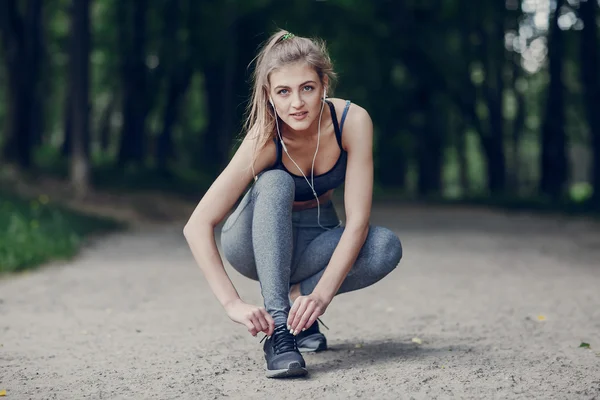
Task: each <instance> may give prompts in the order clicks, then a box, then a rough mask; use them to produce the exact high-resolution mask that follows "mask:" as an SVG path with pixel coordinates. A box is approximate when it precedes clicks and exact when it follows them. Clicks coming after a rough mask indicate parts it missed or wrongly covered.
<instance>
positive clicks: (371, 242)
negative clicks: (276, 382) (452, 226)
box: [184, 31, 402, 378]
mask: <svg viewBox="0 0 600 400" xmlns="http://www.w3.org/2000/svg"><path fill="white" fill-rule="evenodd" d="M253 78H254V79H253V84H254V87H253V92H252V97H251V103H250V107H249V113H248V120H247V123H246V132H247V133H246V134H245V137H244V140H243V141H242V143H241V145H240V147H239V149H238V150H237V152H236V153H235V155H234V156H233V158H232V159H231V161H230V163H229V165H228V166H227V167H226V168H225V169H224V171H223V172H222V173H221V174H220V176H219V177H218V178H217V179H216V180H215V182H214V183H213V184H212V186H211V187H210V189H209V190H208V191H207V193H206V194H205V195H204V197H203V198H202V200H201V201H200V203H199V204H198V206H197V207H196V209H195V210H194V212H193V214H192V215H191V217H190V219H189V221H188V222H187V224H186V226H185V228H184V235H185V237H186V240H187V241H188V243H189V245H190V248H191V251H192V253H193V255H194V257H195V259H196V261H197V263H198V264H199V266H200V268H201V269H202V271H203V273H204V275H205V277H206V279H207V281H208V283H209V285H210V287H211V289H212V291H213V292H214V294H215V296H216V297H217V299H218V300H219V301H220V303H221V304H222V305H223V307H224V309H225V311H226V312H227V315H228V316H229V317H230V318H231V319H232V320H233V321H235V322H237V323H240V324H242V325H244V326H245V327H246V328H247V329H248V331H249V332H250V334H252V335H253V336H255V335H256V334H257V333H259V332H263V333H264V334H265V335H267V336H266V337H267V340H266V341H265V342H264V345H263V349H264V354H265V359H266V364H267V367H266V368H267V371H266V375H267V376H268V377H272V378H276V377H288V376H299V375H304V374H306V373H307V369H306V363H305V361H304V358H303V357H302V352H308V351H322V350H325V349H326V348H327V340H326V338H325V336H324V335H323V334H322V333H321V332H320V330H319V326H318V322H316V321H317V318H318V317H319V316H321V315H322V314H323V313H324V312H325V310H326V309H327V307H328V306H329V304H330V303H331V301H332V300H333V298H334V296H336V295H337V294H340V293H345V292H350V291H354V290H358V289H361V288H364V287H367V286H370V285H372V284H374V283H375V282H377V281H379V280H381V279H382V278H383V277H385V276H386V275H387V274H388V273H390V272H391V271H392V270H393V269H394V268H395V267H396V266H397V265H398V263H399V262H400V259H401V257H402V246H401V244H400V240H399V239H398V237H397V236H396V235H395V234H394V233H393V232H392V231H390V230H388V229H386V228H383V227H378V226H370V225H369V216H370V210H371V198H372V188H373V158H372V148H373V127H372V123H371V119H370V117H369V114H368V113H367V111H365V110H364V109H363V108H361V107H360V106H358V105H356V104H352V103H351V102H350V101H344V100H341V99H335V98H329V97H328V96H327V92H328V91H329V92H330V91H331V84H332V82H333V80H334V78H335V74H334V72H333V68H332V65H331V61H330V58H329V56H328V54H327V51H326V49H325V46H324V45H323V44H322V43H320V42H318V41H316V40H312V39H308V38H303V37H298V36H295V35H293V34H292V33H290V32H287V31H279V32H277V33H275V34H274V35H272V37H271V38H270V39H269V40H268V42H267V43H266V45H265V46H264V47H263V48H262V49H261V51H260V53H259V54H258V57H257V59H256V67H255V70H254V76H253ZM253 181H254V182H253ZM251 183H252V186H251V187H250V188H249V189H248V190H247V192H246V193H245V195H244V196H243V198H242V199H241V201H240V203H239V204H238V205H237V207H236V208H235V210H234V211H233V212H232V213H231V215H230V216H229V217H228V219H227V220H226V221H225V223H224V225H223V227H222V230H221V246H222V250H223V255H224V257H225V259H226V260H227V261H228V262H229V263H230V264H231V265H232V266H233V268H235V269H236V270H237V271H238V272H239V273H241V274H242V275H244V276H246V277H248V278H250V279H253V280H257V281H259V283H260V288H261V293H262V296H263V299H264V307H261V306H256V305H251V304H247V303H245V302H244V301H243V300H242V299H240V297H239V295H238V293H237V291H236V289H235V288H234V286H233V284H232V283H231V280H230V279H229V277H228V275H227V273H226V271H225V269H224V268H223V262H222V259H221V257H220V255H219V252H218V249H217V246H216V242H215V235H214V231H215V227H216V226H217V225H218V224H219V223H220V222H221V221H222V220H223V219H224V218H225V217H226V215H227V214H228V213H229V212H230V211H231V209H232V208H233V207H234V205H235V204H236V202H237V201H238V200H239V198H240V197H241V196H242V194H243V192H244V191H245V190H246V188H247V187H248V185H249V184H251ZM342 184H344V207H345V213H346V221H345V224H344V225H342V224H341V222H340V221H339V218H338V215H337V212H336V209H335V207H334V205H333V203H332V201H331V196H332V193H333V191H334V190H335V189H336V188H337V187H339V186H340V185H342ZM263 339H265V338H263Z"/></svg>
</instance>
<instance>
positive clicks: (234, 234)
mask: <svg viewBox="0 0 600 400" xmlns="http://www.w3.org/2000/svg"><path fill="white" fill-rule="evenodd" d="M293 201H294V181H293V179H292V177H291V176H290V175H289V174H288V173H287V172H285V171H281V170H269V171H266V172H263V173H262V174H260V175H259V178H258V180H257V181H256V182H255V183H254V185H253V186H252V187H251V188H250V189H249V190H248V192H247V193H246V195H245V196H244V197H243V198H242V200H241V202H240V204H239V205H238V207H237V208H236V209H235V211H234V212H233V213H232V214H231V215H230V216H229V218H228V219H227V220H226V221H225V224H224V225H223V228H222V230H221V247H222V250H223V253H224V254H223V255H224V257H225V258H226V260H227V261H228V262H229V263H230V264H231V266H232V267H233V268H235V269H236V270H237V271H238V272H239V273H241V274H242V275H244V276H246V277H248V278H250V279H253V280H258V281H259V282H260V288H261V293H262V296H263V299H264V305H265V309H266V310H267V312H268V313H269V314H270V315H271V316H272V317H273V319H274V320H275V325H280V324H285V323H286V322H287V316H288V312H289V310H290V299H289V290H290V286H291V285H293V284H296V283H300V292H301V293H302V295H308V294H310V293H312V291H313V289H314V288H315V286H316V285H317V283H318V282H319V279H320V278H321V276H322V274H323V272H324V270H325V268H326V267H327V265H328V263H329V260H330V259H331V257H332V255H333V252H334V250H335V248H336V246H337V244H338V242H339V240H340V237H341V236H342V232H343V231H344V228H343V227H342V226H339V227H336V226H337V225H338V224H339V219H338V216H337V214H336V211H335V208H334V206H333V204H332V203H331V201H328V202H327V203H326V204H324V205H322V206H321V217H320V223H321V225H322V226H323V227H326V228H333V229H331V230H324V229H323V228H321V227H320V226H319V225H318V223H317V208H310V209H307V210H302V211H292V203H293ZM401 257H402V246H401V244H400V240H399V239H398V237H397V236H396V235H395V234H394V233H393V232H392V231H390V230H389V229H386V228H382V227H378V226H370V227H369V233H368V235H367V238H366V240H365V243H364V245H363V246H362V248H361V250H360V252H359V254H358V258H357V260H356V262H355V263H354V265H353V266H352V268H351V270H350V271H349V273H348V275H347V276H346V278H345V279H344V282H343V283H342V285H341V287H340V289H339V291H338V292H337V294H340V293H345V292H350V291H353V290H357V289H361V288H364V287H367V286H369V285H372V284H374V283H375V282H377V281H379V280H380V279H382V278H383V277H384V276H386V275H387V274H389V273H390V272H391V271H392V270H393V269H394V268H395V267H396V266H397V265H398V263H399V262H400V258H401Z"/></svg>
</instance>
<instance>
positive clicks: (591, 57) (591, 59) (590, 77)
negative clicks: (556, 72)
mask: <svg viewBox="0 0 600 400" xmlns="http://www.w3.org/2000/svg"><path fill="white" fill-rule="evenodd" d="M580 7H581V8H580V10H581V13H580V16H581V19H582V20H583V25H584V28H583V30H582V31H581V51H580V54H581V59H580V68H581V78H582V81H583V82H582V85H581V86H582V87H583V96H584V100H585V101H584V104H585V110H586V114H587V120H588V126H589V129H590V137H591V142H592V153H593V161H592V187H593V190H594V194H593V199H592V200H593V204H600V113H599V112H598V106H599V105H600V51H599V50H598V48H599V47H600V43H599V39H598V26H597V25H596V20H597V17H598V9H599V7H598V2H597V1H594V0H587V1H586V2H584V3H581V6H580Z"/></svg>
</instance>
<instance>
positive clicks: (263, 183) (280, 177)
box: [254, 169, 295, 198]
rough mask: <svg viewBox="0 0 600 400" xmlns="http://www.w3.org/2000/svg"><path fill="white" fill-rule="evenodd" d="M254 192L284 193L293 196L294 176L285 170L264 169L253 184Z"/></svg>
mask: <svg viewBox="0 0 600 400" xmlns="http://www.w3.org/2000/svg"><path fill="white" fill-rule="evenodd" d="M254 188H255V191H256V193H258V194H264V193H269V195H275V194H279V195H284V196H286V195H287V196H289V195H291V197H292V198H293V197H294V194H295V193H294V191H295V185H294V178H292V177H291V175H290V174H288V173H287V172H285V171H282V170H278V169H273V170H269V171H265V172H263V173H262V174H260V176H259V177H258V179H257V181H256V183H255V184H254Z"/></svg>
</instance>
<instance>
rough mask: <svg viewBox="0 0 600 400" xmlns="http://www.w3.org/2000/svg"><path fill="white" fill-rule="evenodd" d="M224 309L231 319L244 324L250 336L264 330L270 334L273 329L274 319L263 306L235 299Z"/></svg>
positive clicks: (266, 333)
mask: <svg viewBox="0 0 600 400" xmlns="http://www.w3.org/2000/svg"><path fill="white" fill-rule="evenodd" d="M225 311H226V312H227V315H228V316H229V318H231V320H232V321H234V322H237V323H238V324H242V325H244V326H245V327H246V328H248V332H250V334H251V335H252V336H256V334H257V333H258V332H264V333H265V335H267V336H271V335H272V334H273V331H274V330H275V321H273V318H272V317H271V315H269V313H268V312H267V310H265V309H264V307H257V306H253V305H251V304H247V303H244V302H243V301H242V300H241V299H237V300H234V301H232V302H231V303H229V304H228V305H227V306H226V307H225Z"/></svg>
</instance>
